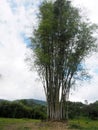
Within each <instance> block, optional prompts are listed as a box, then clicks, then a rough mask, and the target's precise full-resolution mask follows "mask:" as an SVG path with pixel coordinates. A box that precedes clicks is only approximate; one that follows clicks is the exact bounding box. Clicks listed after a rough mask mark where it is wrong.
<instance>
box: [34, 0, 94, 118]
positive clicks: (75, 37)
mask: <svg viewBox="0 0 98 130" xmlns="http://www.w3.org/2000/svg"><path fill="white" fill-rule="evenodd" d="M39 11H40V15H39V24H38V27H37V28H36V30H35V32H34V37H33V38H32V43H33V50H34V52H35V64H36V68H37V70H38V72H39V75H40V77H41V79H42V83H43V87H44V90H45V94H46V100H47V116H48V119H50V120H63V119H65V118H66V119H68V109H67V108H68V107H66V106H67V100H68V98H69V92H70V89H71V87H72V85H73V84H74V83H75V81H76V79H82V80H83V79H86V80H87V78H88V76H87V75H86V72H85V71H84V70H85V69H84V68H83V67H84V66H83V60H84V59H85V57H86V56H87V55H88V54H89V53H90V52H91V51H92V50H94V43H95V41H96V39H95V38H94V37H93V32H94V27H95V26H93V25H91V24H89V23H87V22H84V21H83V19H82V18H81V16H80V14H79V10H78V9H77V8H75V7H73V6H72V5H71V3H70V1H68V0H55V1H54V2H52V1H50V0H45V1H44V2H43V3H42V4H41V6H40V9H39ZM65 107H66V109H65ZM65 115H66V116H65Z"/></svg>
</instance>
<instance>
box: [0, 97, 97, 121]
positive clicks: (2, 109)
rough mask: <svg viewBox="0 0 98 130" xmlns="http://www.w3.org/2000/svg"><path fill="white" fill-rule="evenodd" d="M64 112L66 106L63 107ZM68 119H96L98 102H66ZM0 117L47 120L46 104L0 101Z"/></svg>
mask: <svg viewBox="0 0 98 130" xmlns="http://www.w3.org/2000/svg"><path fill="white" fill-rule="evenodd" d="M65 110H66V106H65ZM68 113H69V118H70V119H75V118H76V119H77V118H79V117H87V118H90V119H93V120H97V119H98V101H96V102H94V103H91V104H89V105H85V104H83V103H81V102H70V101H69V102H68ZM0 117H7V118H32V119H47V104H46V102H45V101H40V100H35V99H21V100H15V101H7V100H0Z"/></svg>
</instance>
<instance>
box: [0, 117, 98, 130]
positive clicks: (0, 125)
mask: <svg viewBox="0 0 98 130" xmlns="http://www.w3.org/2000/svg"><path fill="white" fill-rule="evenodd" d="M0 130H98V121H92V120H88V119H78V120H75V119H74V120H70V121H69V125H66V123H64V122H63V123H62V122H61V123H60V122H42V121H41V120H32V119H9V118H0Z"/></svg>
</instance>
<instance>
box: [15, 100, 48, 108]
mask: <svg viewBox="0 0 98 130" xmlns="http://www.w3.org/2000/svg"><path fill="white" fill-rule="evenodd" d="M15 101H16V102H21V103H23V104H24V105H28V106H35V105H43V106H46V102H45V101H41V100H37V99H20V100H15Z"/></svg>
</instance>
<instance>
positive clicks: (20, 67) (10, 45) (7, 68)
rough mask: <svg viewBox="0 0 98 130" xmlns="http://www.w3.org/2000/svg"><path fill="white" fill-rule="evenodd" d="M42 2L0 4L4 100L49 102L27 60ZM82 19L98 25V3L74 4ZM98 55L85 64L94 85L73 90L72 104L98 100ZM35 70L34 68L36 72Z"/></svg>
mask: <svg viewBox="0 0 98 130" xmlns="http://www.w3.org/2000/svg"><path fill="white" fill-rule="evenodd" d="M41 1H42V0H36V1H35V0H0V75H2V77H1V76H0V77H1V78H0V98H2V99H9V100H13V99H20V98H36V99H43V100H44V99H45V95H44V90H43V87H42V84H41V82H40V79H39V77H38V74H37V72H36V71H35V70H33V71H32V72H31V71H29V67H28V65H27V63H26V62H25V61H24V59H25V58H26V56H30V55H31V50H30V49H29V47H28V46H29V45H30V40H29V39H28V38H29V37H30V36H31V35H32V32H33V28H34V27H35V26H36V25H37V23H38V22H37V15H36V14H38V6H39V4H40V2H41ZM72 2H73V5H74V6H78V7H80V8H81V10H83V11H82V15H85V16H88V17H89V18H90V20H91V21H92V22H93V23H97V24H98V16H97V12H98V9H97V5H98V1H97V0H90V1H89V0H79V1H77V0H72ZM97 59H98V54H94V55H93V56H90V57H89V58H87V59H86V60H85V64H86V65H87V67H88V70H89V72H90V74H91V75H92V76H93V78H92V80H91V82H90V83H86V82H84V83H82V85H81V86H80V85H79V87H76V90H75V91H74V90H72V92H71V96H70V100H73V101H82V102H84V100H88V101H89V102H93V101H96V100H98V94H97V91H98V87H97V86H98V78H97V77H98V60H97ZM33 67H34V66H33V65H32V68H33Z"/></svg>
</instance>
